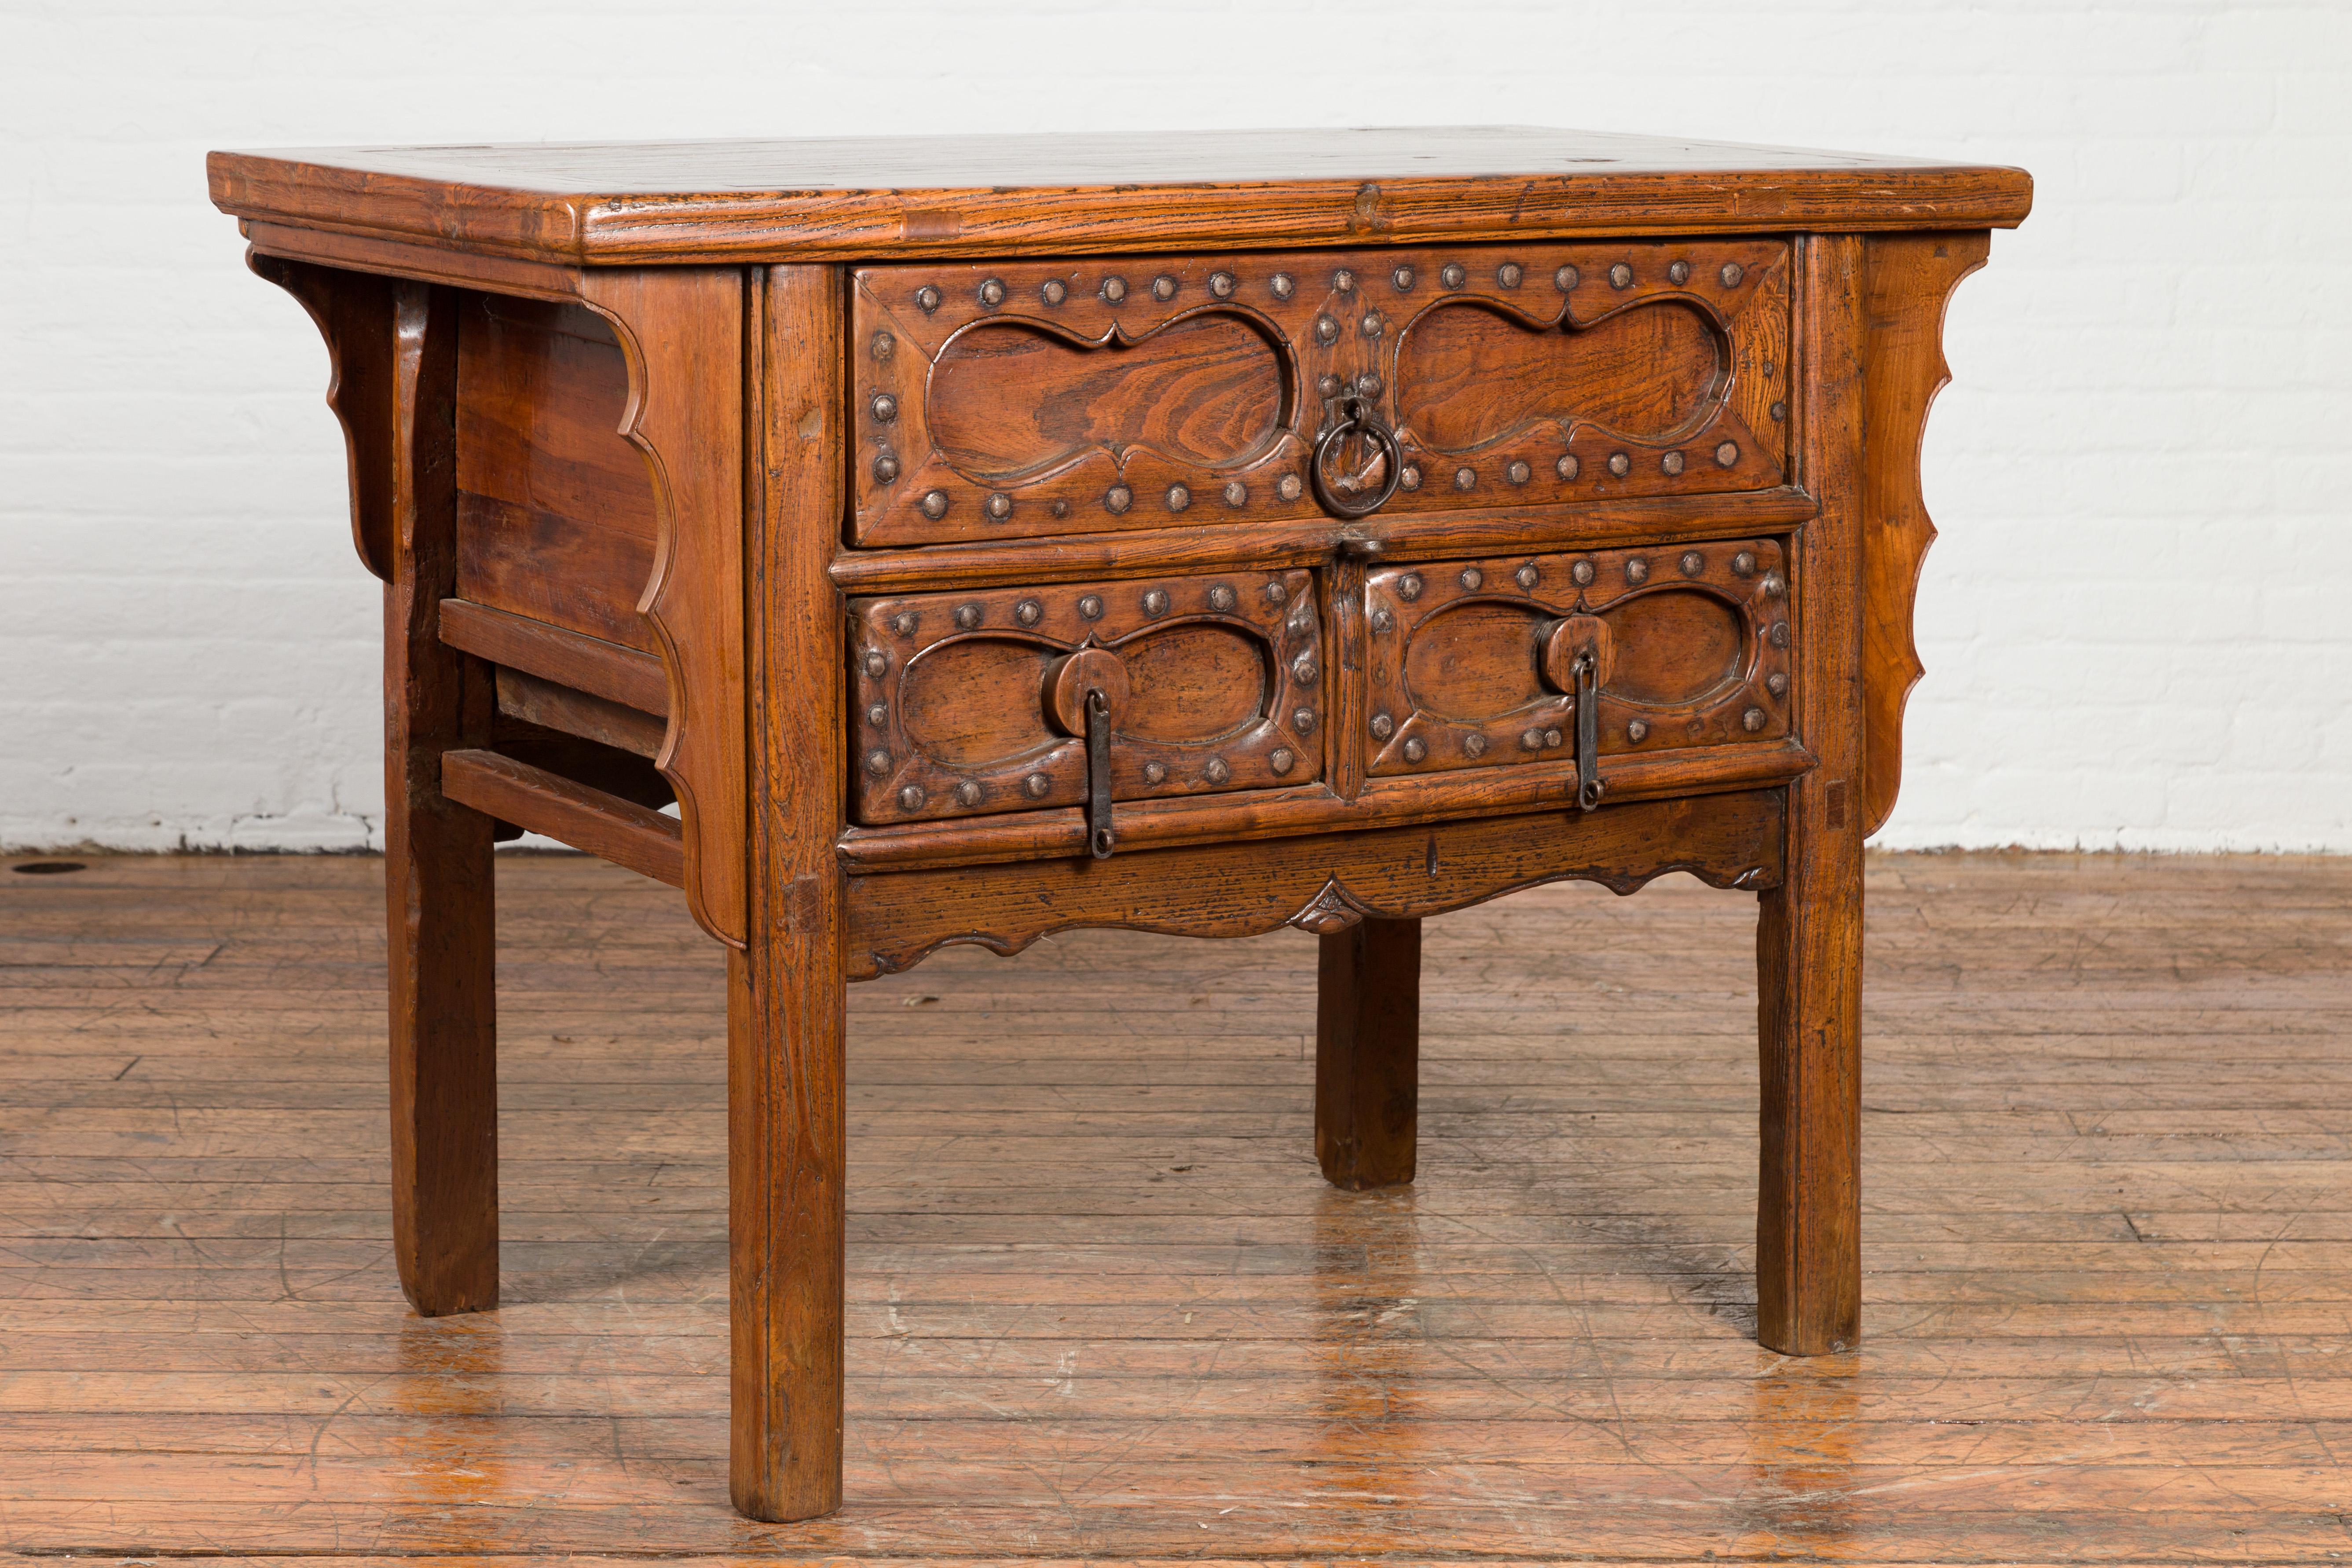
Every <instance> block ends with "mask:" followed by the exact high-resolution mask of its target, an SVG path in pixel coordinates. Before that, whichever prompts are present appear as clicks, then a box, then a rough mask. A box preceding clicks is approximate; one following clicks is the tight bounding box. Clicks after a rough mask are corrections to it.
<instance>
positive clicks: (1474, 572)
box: [1460, 566, 1486, 594]
mask: <svg viewBox="0 0 2352 1568" xmlns="http://www.w3.org/2000/svg"><path fill="white" fill-rule="evenodd" d="M1460 582H1461V584H1462V585H1463V586H1464V587H1465V588H1467V589H1469V590H1470V591H1471V592H1472V593H1474V594H1475V593H1476V592H1477V591H1478V590H1479V589H1481V588H1483V587H1485V586H1486V574H1485V573H1484V572H1481V571H1479V570H1478V568H1476V567H1475V566H1465V567H1464V568H1462V576H1461V578H1460Z"/></svg>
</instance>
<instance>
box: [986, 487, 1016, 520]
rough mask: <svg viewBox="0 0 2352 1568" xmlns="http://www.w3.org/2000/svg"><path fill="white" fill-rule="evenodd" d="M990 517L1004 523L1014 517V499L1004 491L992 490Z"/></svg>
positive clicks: (989, 507) (989, 508)
mask: <svg viewBox="0 0 2352 1568" xmlns="http://www.w3.org/2000/svg"><path fill="white" fill-rule="evenodd" d="M988 515H989V516H991V517H992V518H994V519H995V520H996V521H999V522H1003V521H1004V520H1005V519H1006V518H1008V517H1011V516H1012V515H1013V498H1012V497H1011V496H1009V495H1006V494H1005V493H1004V492H1003V490H991V491H990V492H989V495H988Z"/></svg>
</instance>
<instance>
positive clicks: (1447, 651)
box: [1364, 539, 1790, 775]
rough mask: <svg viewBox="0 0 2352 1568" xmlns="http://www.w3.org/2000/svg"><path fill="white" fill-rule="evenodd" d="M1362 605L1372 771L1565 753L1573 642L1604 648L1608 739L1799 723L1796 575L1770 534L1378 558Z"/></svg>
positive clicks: (1618, 748)
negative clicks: (1641, 546) (1794, 681)
mask: <svg viewBox="0 0 2352 1568" xmlns="http://www.w3.org/2000/svg"><path fill="white" fill-rule="evenodd" d="M1364 619H1365V626H1366V630H1367V635H1368V638H1369V644H1370V646H1369V650H1368V658H1367V666H1366V669H1367V695H1366V702H1365V715H1366V717H1365V723H1366V726H1367V729H1368V732H1369V734H1370V747H1371V755H1370V766H1369V771H1370V773H1374V774H1391V775H1393V774H1407V775H1410V774H1416V773H1435V772H1440V771H1443V770H1445V769H1450V768H1476V767H1498V766H1511V765H1517V764H1528V763H1550V764H1553V765H1556V766H1559V767H1560V768H1561V769H1563V770H1565V769H1567V768H1568V767H1569V766H1570V759H1571V757H1572V756H1573V755H1574V752H1575V735H1576V698H1575V695H1574V689H1573V684H1574V683H1573V680H1572V679H1571V678H1570V675H1569V672H1568V670H1567V669H1566V668H1565V667H1564V665H1563V662H1562V659H1561V657H1560V653H1559V649H1560V647H1562V646H1563V645H1564V641H1565V642H1572V643H1574V644H1575V645H1576V646H1578V647H1595V648H1597V649H1598V650H1599V654H1600V658H1601V667H1600V681H1599V700H1600V708H1599V721H1600V742H1601V752H1602V753H1603V754H1604V755H1606V754H1609V753H1612V752H1615V753H1622V752H1662V751H1671V750H1674V749H1675V748H1678V747H1687V746H1719V745H1727V744H1731V743H1735V742H1751V741H1771V740H1778V739H1780V737H1782V736H1785V735H1786V734H1787V733H1788V732H1789V719H1788V715H1789V707H1790V704H1789V693H1790V653H1789V645H1790V627H1789V617H1788V580H1787V576H1786V574H1785V571H1784V568H1783V565H1782V559H1781V553H1780V545H1779V544H1778V543H1777V542H1774V541H1771V540H1769V539H1751V540H1730V541H1725V542H1716V543H1706V544H1682V545H1675V546H1671V547H1666V548H1661V549H1655V550H1595V551H1588V552H1580V553H1575V554H1559V555H1533V556H1528V555H1521V556H1502V557H1497V558H1496V559H1493V560H1486V561H1454V562H1430V563H1425V564H1417V565H1411V566H1391V567H1383V568H1381V569H1380V570H1378V571H1375V572H1373V573H1371V574H1370V575H1369V576H1368V577H1367V579H1366V581H1365V584H1364Z"/></svg>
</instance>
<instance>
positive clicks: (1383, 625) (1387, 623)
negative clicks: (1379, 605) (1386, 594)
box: [1372, 610, 1396, 632]
mask: <svg viewBox="0 0 2352 1568" xmlns="http://www.w3.org/2000/svg"><path fill="white" fill-rule="evenodd" d="M1394 626H1396V617H1395V616H1392V615H1390V614H1389V613H1388V612H1387V611H1386V610H1374V611H1373V612H1372V630H1374V631H1376V632H1384V631H1389V630H1391V629H1392V628H1393V627H1394Z"/></svg>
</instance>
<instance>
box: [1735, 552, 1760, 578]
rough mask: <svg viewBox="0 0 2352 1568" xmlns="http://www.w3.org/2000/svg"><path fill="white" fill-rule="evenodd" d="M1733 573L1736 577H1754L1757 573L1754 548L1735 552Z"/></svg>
mask: <svg viewBox="0 0 2352 1568" xmlns="http://www.w3.org/2000/svg"><path fill="white" fill-rule="evenodd" d="M1731 574H1732V575H1733V576H1735V577H1753V576H1754V575H1755V574H1756V552H1754V551H1752V550H1741V551H1736V552H1733V554H1732V557H1731Z"/></svg>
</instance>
